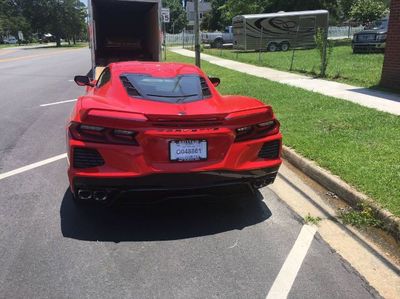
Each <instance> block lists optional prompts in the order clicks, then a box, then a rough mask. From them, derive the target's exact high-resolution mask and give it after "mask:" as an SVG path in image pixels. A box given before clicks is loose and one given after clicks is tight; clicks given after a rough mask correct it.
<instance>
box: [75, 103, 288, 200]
mask: <svg viewBox="0 0 400 299" xmlns="http://www.w3.org/2000/svg"><path fill="white" fill-rule="evenodd" d="M281 139H282V136H281V134H280V131H279V122H278V121H277V120H276V118H275V116H274V114H273V112H272V109H271V108H270V107H266V106H264V107H259V108H255V109H248V110H244V111H239V112H233V113H223V114H214V115H185V114H184V113H182V115H168V114H165V115H164V114H147V115H145V114H138V113H129V112H118V111H112V112H110V111H104V110H101V109H99V110H97V109H89V110H87V111H86V112H85V113H83V114H82V113H81V114H80V115H79V117H77V118H74V119H73V120H72V121H71V123H70V124H69V128H68V147H69V151H68V155H69V163H70V165H69V170H68V174H69V179H70V184H71V189H72V191H73V192H74V195H75V197H76V199H78V200H80V201H92V202H93V201H95V202H103V203H110V202H113V201H114V200H118V199H119V198H122V197H124V198H135V195H134V194H137V193H141V192H148V191H151V192H153V193H154V192H155V193H157V192H158V193H160V194H162V195H166V194H180V192H182V191H188V190H190V191H191V192H193V193H196V194H212V193H215V192H216V194H218V190H222V189H223V190H224V191H223V192H225V193H226V192H228V193H237V192H239V191H240V190H243V189H245V188H247V189H248V188H249V187H250V188H260V187H263V186H266V185H268V184H270V183H272V182H273V181H274V179H275V177H276V175H277V172H278V169H279V166H280V164H281V158H280V153H281V147H282V143H281Z"/></svg>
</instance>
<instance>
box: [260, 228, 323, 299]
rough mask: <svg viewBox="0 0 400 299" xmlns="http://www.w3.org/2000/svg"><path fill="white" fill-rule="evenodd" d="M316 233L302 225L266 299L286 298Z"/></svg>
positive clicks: (314, 230)
mask: <svg viewBox="0 0 400 299" xmlns="http://www.w3.org/2000/svg"><path fill="white" fill-rule="evenodd" d="M316 231H317V230H316V228H315V227H313V226H310V225H304V226H303V227H302V229H301V231H300V234H299V236H298V237H297V240H296V242H295V243H294V245H293V247H292V250H290V253H289V255H288V257H287V258H286V261H285V263H284V264H283V266H282V268H281V270H280V271H279V274H278V276H277V277H276V278H275V281H274V283H273V285H272V287H271V289H270V290H269V293H268V295H267V297H266V298H267V299H285V298H287V296H288V294H289V292H290V289H291V288H292V285H293V283H294V280H295V279H296V276H297V273H298V272H299V270H300V267H301V264H302V263H303V260H304V258H305V256H306V255H307V252H308V249H309V248H310V246H311V242H312V240H313V239H314V235H315V233H316Z"/></svg>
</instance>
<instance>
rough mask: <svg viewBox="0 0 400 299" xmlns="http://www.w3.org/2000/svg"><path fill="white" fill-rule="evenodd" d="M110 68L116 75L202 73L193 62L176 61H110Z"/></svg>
mask: <svg viewBox="0 0 400 299" xmlns="http://www.w3.org/2000/svg"><path fill="white" fill-rule="evenodd" d="M110 69H111V72H113V73H116V74H117V75H120V74H126V73H131V74H149V75H152V76H157V77H158V76H159V77H163V76H164V77H174V76H178V75H185V74H186V75H187V74H198V75H204V74H203V72H202V71H201V70H200V69H199V68H198V67H197V66H195V65H193V64H186V63H176V62H147V61H146V62H143V61H129V62H117V63H111V64H110Z"/></svg>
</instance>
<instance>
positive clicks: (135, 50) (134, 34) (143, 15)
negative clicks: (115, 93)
mask: <svg viewBox="0 0 400 299" xmlns="http://www.w3.org/2000/svg"><path fill="white" fill-rule="evenodd" d="M88 4H89V35H90V47H91V54H92V72H93V73H92V74H93V76H94V77H95V78H97V77H98V75H99V73H100V72H101V70H102V69H103V68H104V67H105V66H107V65H108V64H109V63H111V62H118V61H131V60H144V61H159V60H160V56H161V37H162V34H161V25H160V24H161V22H160V16H161V0H89V3H88Z"/></svg>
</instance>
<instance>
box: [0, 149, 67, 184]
mask: <svg viewBox="0 0 400 299" xmlns="http://www.w3.org/2000/svg"><path fill="white" fill-rule="evenodd" d="M66 157H67V154H66V153H64V154H61V155H58V156H55V157H52V158H49V159H46V160H43V161H39V162H36V163H33V164H29V165H26V166H23V167H21V168H17V169H14V170H11V171H9V172H5V173H0V180H2V179H5V178H8V177H10V176H13V175H16V174H20V173H22V172H25V171H28V170H31V169H34V168H37V167H40V166H43V165H46V164H50V163H53V162H55V161H58V160H61V159H65V158H66Z"/></svg>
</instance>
